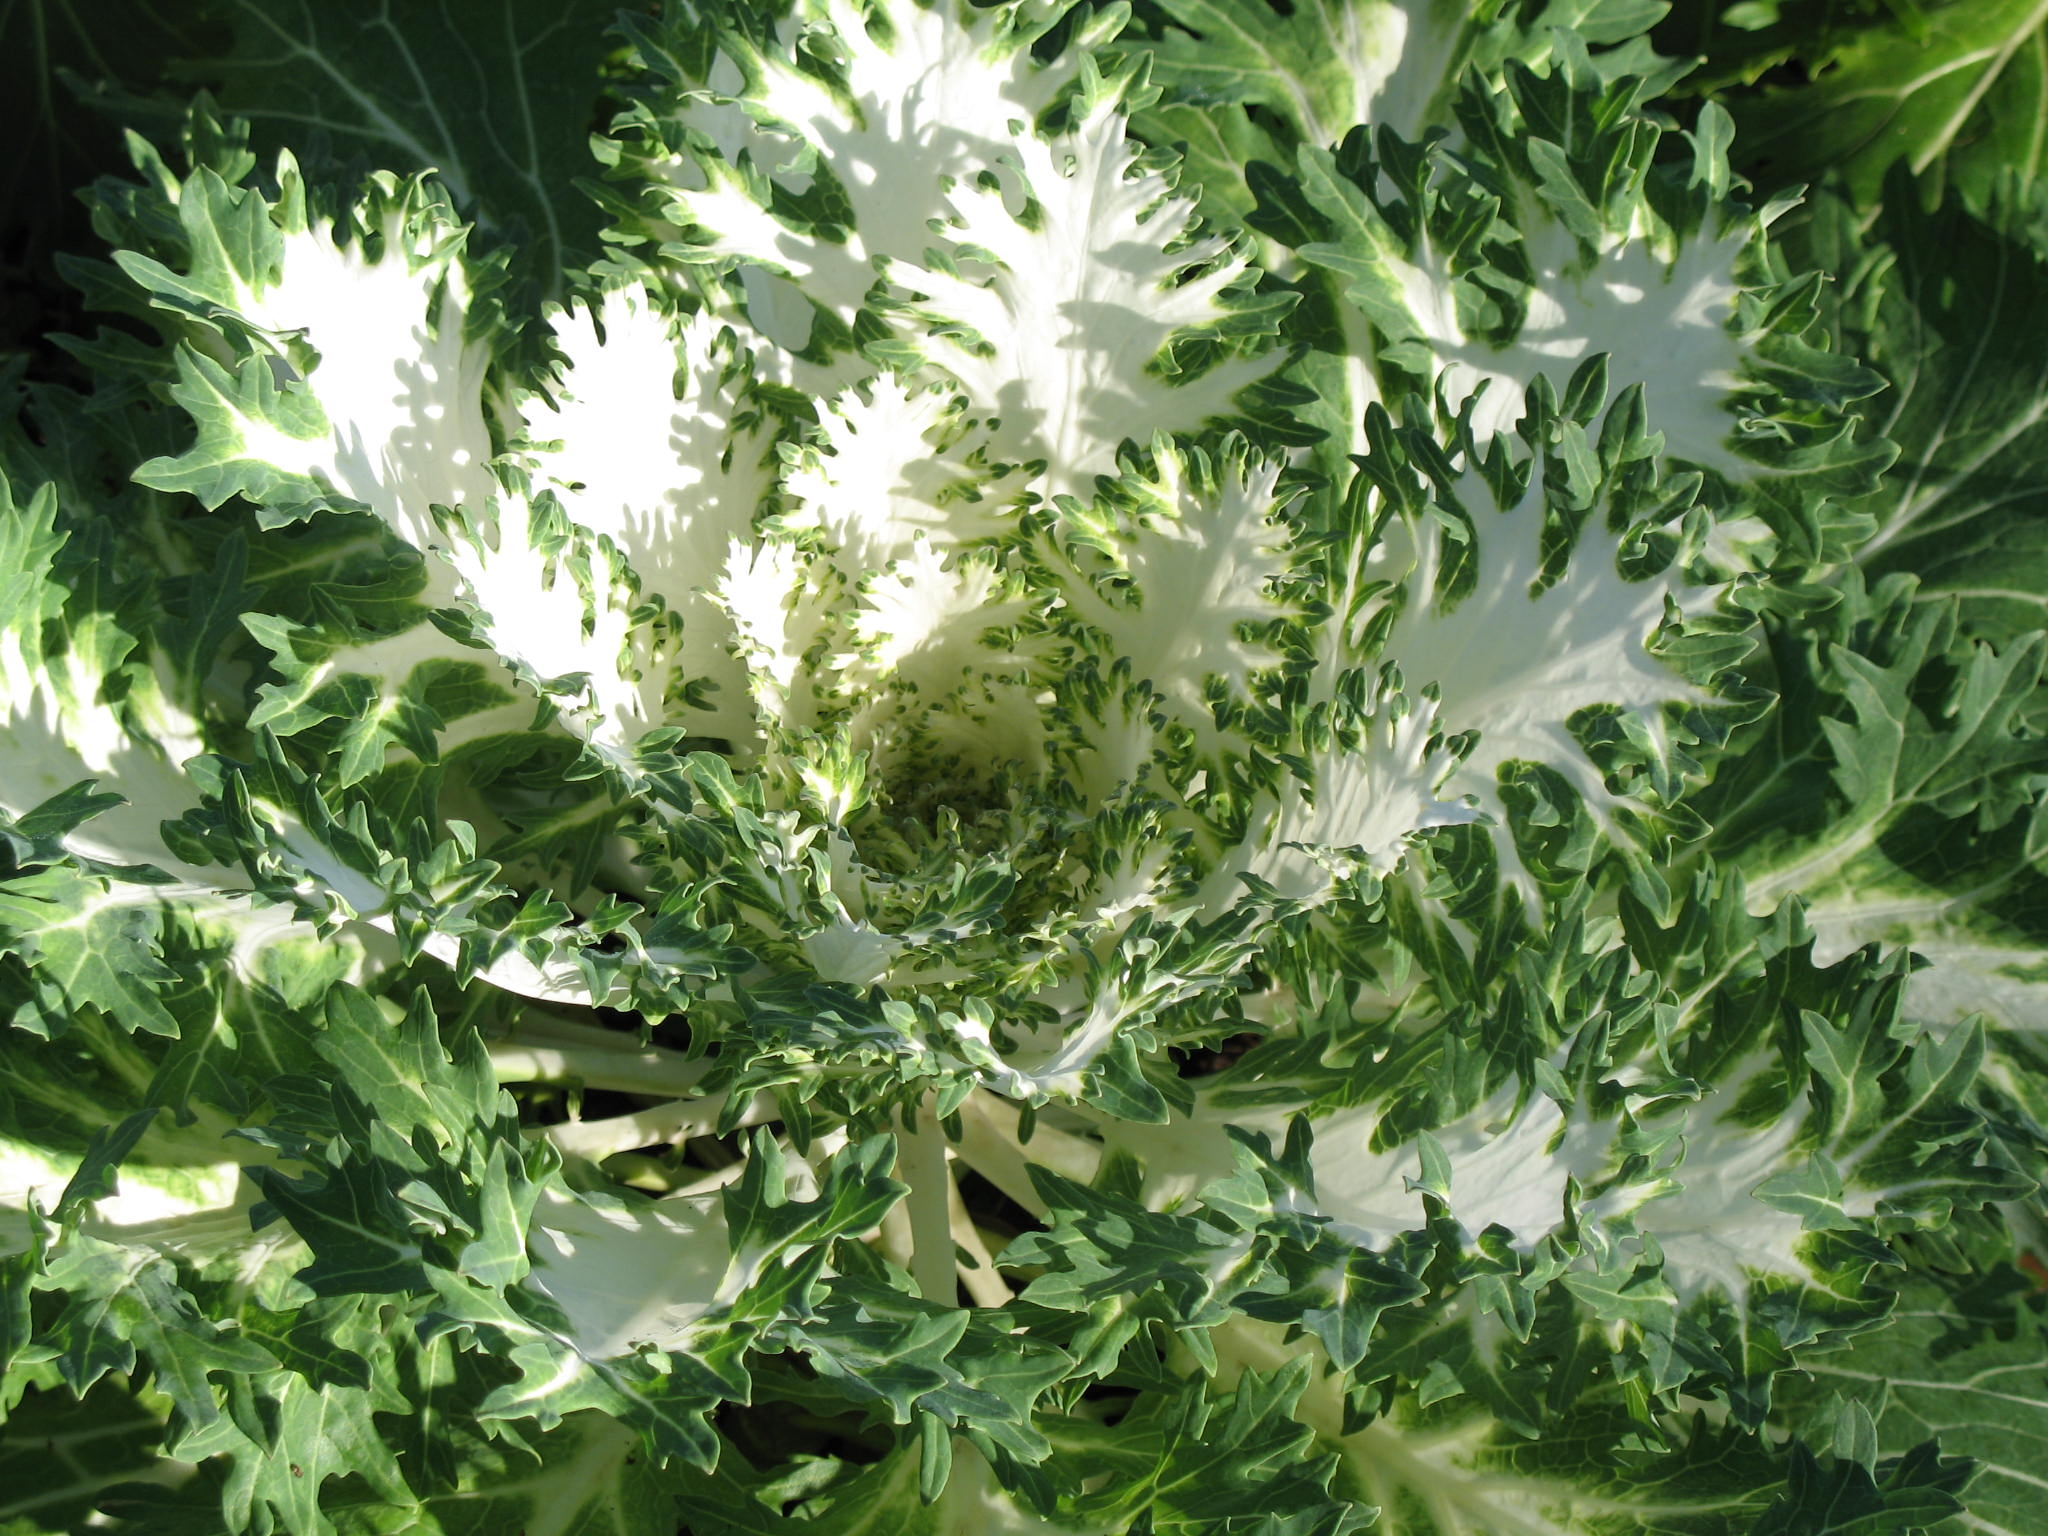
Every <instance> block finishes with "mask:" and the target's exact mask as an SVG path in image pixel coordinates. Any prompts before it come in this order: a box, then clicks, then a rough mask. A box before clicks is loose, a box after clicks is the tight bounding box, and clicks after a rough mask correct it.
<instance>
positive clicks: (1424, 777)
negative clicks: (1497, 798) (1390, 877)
mask: <svg viewBox="0 0 2048 1536" xmlns="http://www.w3.org/2000/svg"><path fill="white" fill-rule="evenodd" d="M1380 709H1381V710H1382V713H1381V714H1379V715H1378V716H1376V717H1374V718H1372V719H1370V720H1368V721H1367V722H1366V723H1365V725H1364V726H1363V727H1362V728H1360V729H1358V730H1357V731H1355V732H1354V731H1348V730H1347V731H1344V732H1341V733H1338V734H1336V735H1335V736H1333V738H1332V739H1331V740H1330V741H1329V742H1328V743H1327V744H1326V745H1324V746H1321V747H1318V748H1317V749H1315V750H1314V751H1313V752H1311V753H1310V754H1309V755H1308V759H1307V760H1308V763H1309V767H1310V770H1311V775H1312V776H1311V777H1310V779H1308V780H1307V781H1303V780H1301V779H1299V778H1295V777H1292V776H1290V777H1289V779H1288V780H1287V782H1286V785H1285V787H1284V788H1283V789H1281V790H1280V791H1279V792H1278V793H1277V794H1273V795H1267V796H1263V797H1262V798H1261V800H1260V802H1259V804H1258V806H1257V807H1256V808H1255V809H1254V811H1253V813H1252V833H1251V835H1250V836H1249V837H1247V838H1246V839H1245V841H1244V842H1243V843H1241V844H1239V845H1237V846H1236V847H1235V848H1233V849H1232V850H1230V851H1229V853H1228V854H1226V856H1225V857H1224V859H1223V861H1222V862H1221V863H1220V864H1219V865H1218V867H1217V871H1216V873H1215V875H1213V876H1212V877H1211V879H1210V882H1209V885H1208V887H1207V894H1208V896H1209V905H1211V906H1212V907H1213V906H1215V905H1217V904H1218V902H1219V901H1220V900H1221V897H1222V893H1223V891H1224V889H1225V888H1226V886H1227V885H1234V884H1235V883H1236V881H1237V876H1238V875H1240V874H1249V875H1252V876H1255V877H1256V878H1257V879H1259V880H1260V881H1262V882H1264V883H1265V884H1267V885H1270V886H1271V887H1272V888H1273V890H1274V892H1275V894H1276V895H1278V896H1280V897H1281V898H1283V899H1285V900H1288V901H1301V902H1311V903H1313V902H1320V901H1322V900H1324V899H1326V898H1327V897H1328V896H1329V894H1330V892H1331V890H1332V888H1333V887H1334V885H1335V884H1336V882H1337V881H1338V880H1340V879H1344V878H1347V877H1349V876H1351V875H1354V874H1357V873H1359V872H1361V871H1370V872H1371V873H1373V874H1376V875H1387V874H1391V873H1393V871H1394V870H1395V869H1396V868H1398V867H1399V866H1400V863H1401V860H1402V858H1403V856H1404V855H1405V854H1406V852H1407V849H1408V846H1409V844H1410V843H1411V842H1412V841H1413V840H1414V838H1415V837H1416V835H1417V834H1418V833H1422V832H1426V831H1428V830H1430V829H1431V828H1434V827H1447V826H1456V825H1460V824H1462V823H1466V822H1470V821H1473V820H1476V819H1477V817H1478V812H1477V811H1476V810H1475V809H1474V808H1473V807H1472V806H1470V805H1468V804H1465V803H1462V802H1460V801H1457V800H1450V799H1445V798H1442V797H1441V796H1440V794H1439V790H1440V788H1441V786H1442V785H1443V783H1444V782H1445V780H1447V779H1448V778H1450V777H1451V776H1452V775H1453V774H1454V773H1455V772H1456V771H1457V762H1456V759H1455V758H1453V757H1452V756H1451V755H1450V754H1448V753H1447V752H1445V751H1444V750H1443V748H1442V744H1441V741H1440V740H1439V738H1438V736H1437V734H1436V730H1435V722H1436V704H1435V701H1434V700H1433V699H1428V698H1424V699H1422V700H1421V701H1420V702H1419V703H1418V704H1417V705H1416V706H1415V707H1414V708H1412V709H1411V708H1410V707H1409V706H1408V702H1407V700H1406V699H1404V698H1402V697H1401V696H1399V695H1390V696H1387V697H1385V698H1383V699H1382V701H1381V704H1380Z"/></svg>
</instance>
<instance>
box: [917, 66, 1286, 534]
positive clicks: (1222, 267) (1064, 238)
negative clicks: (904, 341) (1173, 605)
mask: <svg viewBox="0 0 2048 1536" xmlns="http://www.w3.org/2000/svg"><path fill="white" fill-rule="evenodd" d="M1125 128H1126V120H1125V118H1124V116H1123V115H1122V113H1121V112H1119V111H1118V110H1117V108H1116V104H1115V102H1114V101H1111V100H1106V99H1105V100H1103V101H1099V102H1097V103H1096V104H1095V105H1094V106H1093V107H1092V108H1091V109H1090V110H1089V111H1088V112H1087V113H1086V114H1085V115H1084V116H1082V117H1081V118H1080V119H1079V120H1078V121H1076V122H1075V123H1073V124H1072V125H1071V127H1070V128H1069V129H1068V131H1067V132H1066V133H1064V134H1062V135H1061V136H1060V137H1059V138H1057V139H1054V140H1050V141H1048V140H1046V139H1043V138H1041V137H1039V136H1038V135H1037V134H1036V133H1034V132H1031V131H1029V130H1028V128H1026V127H1023V126H1021V125H1020V127H1019V130H1018V131H1017V132H1016V133H1015V134H1014V136H1013V137H1012V139H1011V142H1010V147H1009V157H1010V160H1011V163H1013V164H1014V165H1015V166H1016V167H1017V169H1018V171H1019V172H1020V173H1021V176H1022V179H1023V185H1024V186H1025V187H1026V188H1027V189H1028V195H1029V204H1028V208H1027V209H1026V210H1025V216H1021V217H1020V214H1019V211H1018V210H1017V209H1016V207H1015V206H1014V205H1013V194H1012V193H1010V192H1008V191H1006V190H1005V188H1004V186H1003V185H1002V184H999V183H990V182H986V181H980V182H963V183H961V184H960V185H958V186H956V187H955V188H953V190H952V192H951V193H950V195H949V198H948V201H949V203H950V206H951V214H952V216H951V219H950V220H949V227H948V228H947V230H946V232H945V233H946V238H947V239H948V240H949V241H950V242H951V244H952V250H951V252H950V255H951V257H952V260H953V262H954V264H955V270H952V271H946V270H941V269H938V268H934V267H931V266H919V265H917V264H915V263H913V262H911V261H907V260H892V261H890V262H889V263H887V264H886V267H885V271H886V273H887V275H888V278H889V280H890V282H891V283H892V284H894V285H895V286H896V287H898V288H899V289H902V290H904V291H905V292H907V293H909V294H911V295H914V298H913V299H912V301H911V302H910V303H909V305H908V307H907V309H906V310H905V311H904V314H905V317H906V318H907V319H908V320H909V321H910V322H911V323H910V325H909V327H908V329H907V331H906V335H907V337H908V339H910V340H912V341H913V343H914V344H916V345H918V346H920V347H921V348H922V350H923V351H924V352H925V353H926V355H927V356H929V357H930V358H931V359H932V361H934V362H935V363H937V364H939V365H940V366H942V367H943V368H945V369H946V370H947V371H948V372H949V373H951V374H952V375H953V376H954V377H955V378H957V379H959V380H960V382H961V384H962V385H963V386H965V388H966V390H967V396H968V399H969V400H970V402H972V404H973V406H974V407H975V409H976V410H978V411H981V412H985V413H988V414H990V415H991V416H993V417H994V418H996V419H997V421H998V422H999V425H998V426H996V427H995V428H994V429H993V432H992V438H993V445H994V447H995V449H996V451H997V452H998V453H999V454H1000V455H1001V457H1002V458H1004V459H1005V460H1008V461H1012V462H1021V461H1030V460H1042V461H1044V463H1045V466H1046V468H1045V471H1044V475H1043V477H1042V479H1041V481H1040V484H1041V486H1042V488H1043V490H1044V492H1045V494H1048V495H1053V496H1060V495H1072V496H1079V497H1082V498H1084V499H1085V498H1086V497H1087V496H1089V495H1090V494H1091V493H1092V492H1093V490H1094V486H1095V480H1096V477H1097V476H1098V475H1105V474H1111V473H1114V471H1115V468H1116V451H1117V447H1118V445H1119V444H1121V443H1122V442H1123V441H1124V440H1125V439H1127V438H1129V439H1134V440H1136V441H1138V442H1141V443H1142V442H1146V441H1148V440H1149V439H1151V438H1152V437H1153V436H1155V435H1157V434H1160V433H1172V432H1182V431H1191V430H1193V429H1194V428H1196V427H1198V426H1200V425H1201V424H1202V423H1203V422H1205V421H1208V420H1210V419H1212V418H1214V417H1218V416H1224V415H1227V414H1229V412H1230V411H1231V409H1232V402H1233V400H1234V399H1235V398H1236V396H1237V395H1238V393H1239V392H1240V391H1242V390H1243V389H1244V388H1246V387H1247V386H1248V385H1250V384H1252V383H1254V382H1256V381H1257V380H1259V379H1260V378H1262V377H1264V376H1265V375H1266V374H1268V373H1271V372H1272V371H1273V370H1274V369H1275V368H1276V367H1278V366H1279V364H1280V362H1281V361H1282V357H1281V354H1279V353H1268V354H1266V355H1264V356H1261V357H1257V358H1245V357H1230V358H1226V359H1224V360H1223V361H1222V362H1220V363H1219V364H1217V365H1216V366H1215V367H1213V368H1211V369H1210V370H1209V371H1207V372H1206V373H1203V374H1200V375H1198V376H1196V377H1194V378H1174V377H1169V376H1165V375H1162V374H1160V373H1158V372H1155V371H1153V370H1152V369H1151V366H1150V365H1151V364H1152V363H1153V361H1154V360H1155V359H1156V358H1157V357H1158V356H1159V354H1160V353H1161V352H1162V350H1164V348H1165V347H1166V345H1167V343H1168V342H1169V341H1170V340H1171V339H1172V338H1173V337H1174V336H1175V335H1176V334H1178V333H1180V332H1183V331H1186V330H1189V329H1192V328H1196V327H1201V326H1204V325H1211V324H1214V323H1216V322H1217V321H1219V320H1221V319H1222V318H1223V316H1224V314H1225V313H1226V311H1225V310H1224V307H1223V306H1222V304H1221V303H1220V301H1219V296H1220V295H1221V294H1222V293H1223V291H1224V290H1225V289H1227V288H1229V287H1231V286H1232V285H1233V284H1235V283H1237V282H1239V281H1241V280H1242V278H1243V277H1244V274H1245V270H1246V264H1245V262H1244V261H1243V260H1242V259H1241V258H1240V257H1237V256H1234V255H1232V254H1230V253H1229V248H1228V245H1227V243H1226V242H1225V241H1223V240H1222V239H1220V238H1218V237H1216V236H1199V237H1194V238H1190V230H1191V227H1192V225H1193V221H1194V204H1193V203H1192V202H1191V201H1189V200H1188V199H1186V198H1183V197H1177V196H1174V195H1173V193H1172V190H1171V186H1170V184H1169V183H1168V182H1167V180H1166V179H1165V178H1164V177H1162V176H1161V175H1160V174H1159V173H1158V172H1156V171H1150V170H1140V169H1138V168H1137V164H1136V162H1137V160H1138V157H1139V154H1140V149H1139V147H1138V146H1137V145H1135V144H1133V143H1131V142H1130V140H1129V139H1128V138H1127V136H1126V133H1125ZM929 243H930V242H929V240H927V241H926V242H925V244H929ZM927 325H935V326H937V327H939V329H938V330H937V331H935V332H932V333H929V334H928V333H927V332H926V330H925V327H926V326H927Z"/></svg>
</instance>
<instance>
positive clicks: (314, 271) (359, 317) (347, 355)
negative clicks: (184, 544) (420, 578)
mask: <svg viewBox="0 0 2048 1536" xmlns="http://www.w3.org/2000/svg"><path fill="white" fill-rule="evenodd" d="M279 174H280V177H281V178H289V177H291V176H292V175H293V174H294V172H293V170H292V168H291V166H290V164H289V162H288V161H287V162H286V163H284V164H283V165H281V166H280V169H279ZM406 213H407V210H406V209H405V208H404V207H403V206H402V205H401V206H392V207H389V208H387V209H386V210H385V212H384V214H383V217H382V220H381V223H380V227H379V228H378V229H377V231H376V240H375V241H372V240H370V239H366V238H361V237H358V238H356V239H353V240H348V241H342V240H339V239H337V238H336V235H335V228H334V226H333V225H332V224H331V223H329V224H319V223H315V224H311V225H308V226H307V227H305V228H302V229H286V230H284V231H282V232H281V235H280V238H281V241H282V245H283V256H282V260H281V262H280V264H279V266H278V269H277V272H276V274H275V277H274V278H273V279H272V280H271V281H269V282H266V283H263V284H260V285H258V286H254V287H251V286H246V285H241V284H238V285H237V286H238V288H239V292H238V294H237V296H236V300H235V309H236V312H237V313H238V315H239V316H240V317H241V318H242V319H243V320H244V321H246V322H248V323H249V324H250V325H252V326H255V327H257V328H258V329H260V330H263V331H266V332H268V333H270V335H271V336H273V337H275V338H276V339H277V346H278V350H279V352H280V354H281V356H282V357H283V358H285V359H288V360H289V365H290V371H293V372H296V373H297V374H299V375H300V376H301V378H300V381H299V382H296V383H293V384H291V385H289V386H288V387H289V388H291V389H292V390H293V391H294V392H300V391H303V392H305V393H307V394H310V396H311V397H312V399H313V400H315V401H317V402H318V404H319V406H320V409H321V411H322V412H323V413H324V414H325V416H326V419H327V425H328V431H327V433H326V435H325V436H318V435H316V436H313V437H309V438H299V437H294V436H291V435H290V434H288V433H286V432H283V431H280V430H278V428H277V427H276V426H275V425H274V424H272V423H270V422H268V421H262V420H256V419H252V418H250V417H248V416H246V415H243V416H242V417H241V422H242V447H243V452H244V455H245V456H246V457H248V458H251V459H254V460H256V461H257V462H259V463H263V464H269V465H272V466H274V467H276V468H278V469H281V470H285V471H287V472H290V473H294V474H300V475H307V476H310V477H312V478H314V479H316V480H318V481H321V482H323V483H324V484H326V485H328V486H330V487H332V488H333V489H334V490H335V491H337V492H339V493H340V494H341V495H343V496H346V497H348V498H350V499H351V500H354V501H357V502H360V503H362V504H363V505H364V506H366V507H368V508H369V509H370V510H371V511H373V512H375V513H376V514H377V516H379V517H381V518H382V519H384V521H385V522H387V523H389V524H390V525H391V527H392V528H393V530H394V531H395V532H396V533H397V534H398V535H399V537H401V538H403V539H404V540H405V541H406V542H407V543H409V544H413V545H415V546H417V547H420V548H426V547H427V546H428V545H430V544H431V543H432V542H433V541H434V537H435V531H434V522H433V515H432V511H431V509H432V508H433V507H435V506H445V507H481V506H483V505H484V504H485V503H486V502H488V501H489V499H490V497H491V494H492V491H493V489H494V485H493V481H492V478H491V473H490V462H491V459H492V457H493V449H492V446H491V438H490V432H489V430H488V428H487V427H486V426H485V423H484V411H483V381H484V370H485V368H486V366H487V365H488V363H489V361H490V348H489V346H488V345H487V344H486V343H485V342H484V341H482V340H481V339H478V338H474V337H471V336H469V335H467V334H466V327H467V324H468V320H469V308H470V303H471V293H470V285H469V278H468V274H467V271H466V269H465V267H464V265H463V261H462V246H461V240H460V238H459V233H458V231H457V230H456V229H455V228H454V226H452V225H451V224H449V223H447V222H446V221H444V220H441V219H433V218H426V219H408V218H407V217H406ZM373 246H374V247H375V251H374V254H373Z"/></svg>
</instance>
